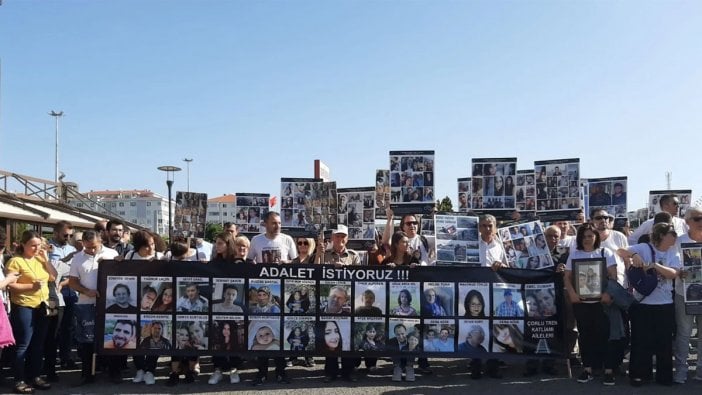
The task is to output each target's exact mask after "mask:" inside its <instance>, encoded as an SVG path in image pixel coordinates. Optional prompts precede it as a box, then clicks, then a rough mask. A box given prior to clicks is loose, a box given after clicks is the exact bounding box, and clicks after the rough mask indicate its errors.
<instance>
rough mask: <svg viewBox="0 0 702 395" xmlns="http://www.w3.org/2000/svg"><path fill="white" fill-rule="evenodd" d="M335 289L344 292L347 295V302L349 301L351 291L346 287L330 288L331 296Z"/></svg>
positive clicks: (336, 286)
mask: <svg viewBox="0 0 702 395" xmlns="http://www.w3.org/2000/svg"><path fill="white" fill-rule="evenodd" d="M335 289H338V290H340V291H343V292H344V295H346V300H347V301H348V300H349V291H347V290H346V287H343V286H341V285H335V286H333V287H331V288H329V294H331V293H332V292H333V291H334V290H335Z"/></svg>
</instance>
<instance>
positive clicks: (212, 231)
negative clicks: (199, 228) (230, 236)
mask: <svg viewBox="0 0 702 395" xmlns="http://www.w3.org/2000/svg"><path fill="white" fill-rule="evenodd" d="M222 232H224V227H222V224H218V223H209V224H207V226H206V227H205V240H209V241H214V239H215V237H217V235H218V234H220V233H222Z"/></svg>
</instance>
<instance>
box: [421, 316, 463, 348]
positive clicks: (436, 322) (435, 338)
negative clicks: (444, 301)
mask: <svg viewBox="0 0 702 395" xmlns="http://www.w3.org/2000/svg"><path fill="white" fill-rule="evenodd" d="M423 325H424V326H423V327H422V334H423V335H424V337H423V339H422V344H421V347H422V351H426V352H454V351H455V350H456V346H455V343H456V324H455V322H454V320H447V319H425V320H424V324H423Z"/></svg>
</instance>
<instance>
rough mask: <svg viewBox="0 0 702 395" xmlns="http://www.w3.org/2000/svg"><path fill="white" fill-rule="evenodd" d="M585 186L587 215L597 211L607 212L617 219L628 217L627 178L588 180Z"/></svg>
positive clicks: (584, 182)
mask: <svg viewBox="0 0 702 395" xmlns="http://www.w3.org/2000/svg"><path fill="white" fill-rule="evenodd" d="M581 181H583V182H581V183H583V184H584V186H585V215H586V216H588V217H589V216H590V213H591V212H592V211H593V210H595V209H604V210H607V213H608V214H611V215H613V216H615V217H626V190H627V178H626V177H606V178H588V179H586V180H581Z"/></svg>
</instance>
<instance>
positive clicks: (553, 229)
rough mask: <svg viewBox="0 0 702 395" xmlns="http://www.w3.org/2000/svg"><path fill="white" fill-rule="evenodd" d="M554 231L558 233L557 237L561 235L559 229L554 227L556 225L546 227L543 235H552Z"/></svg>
mask: <svg viewBox="0 0 702 395" xmlns="http://www.w3.org/2000/svg"><path fill="white" fill-rule="evenodd" d="M549 231H550V232H549ZM554 231H556V232H558V235H559V236H560V235H561V228H559V227H558V226H556V225H550V226H548V227H547V228H546V229H544V234H547V233H553V232H554Z"/></svg>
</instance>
